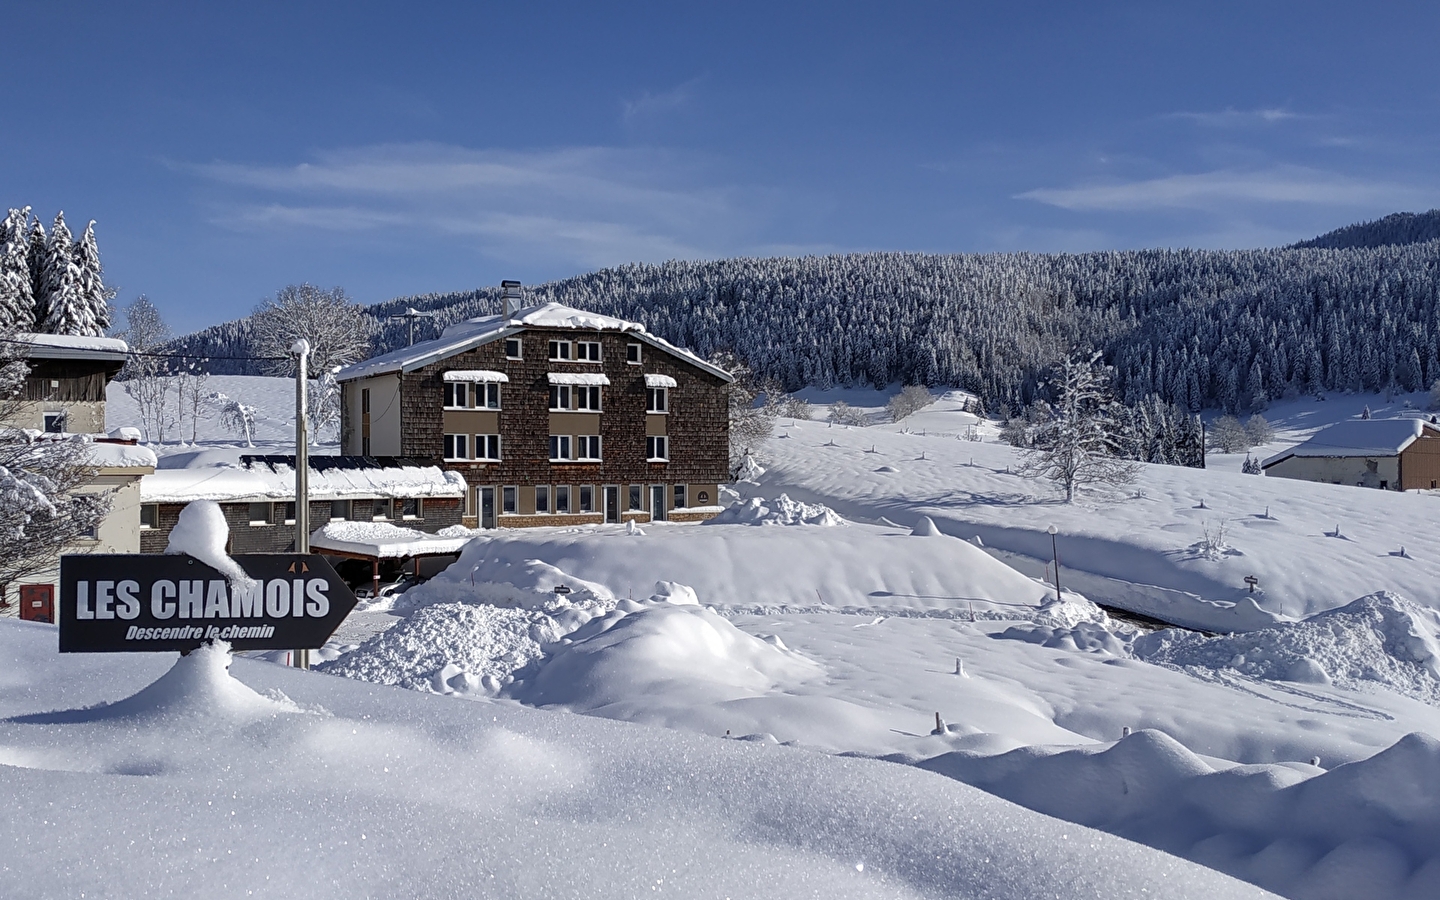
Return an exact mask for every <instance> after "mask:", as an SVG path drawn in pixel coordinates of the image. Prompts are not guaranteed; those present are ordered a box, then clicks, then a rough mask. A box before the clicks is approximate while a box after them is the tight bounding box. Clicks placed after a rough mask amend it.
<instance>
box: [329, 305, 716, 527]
mask: <svg viewBox="0 0 1440 900" xmlns="http://www.w3.org/2000/svg"><path fill="white" fill-rule="evenodd" d="M505 286H506V289H507V295H508V296H507V301H506V309H507V311H506V313H505V314H503V315H499V316H486V317H482V318H477V319H471V320H469V321H466V322H460V323H457V324H455V325H452V326H450V327H449V328H447V329H445V332H444V333H443V334H442V335H441V336H440V337H439V338H436V339H435V340H431V341H425V342H423V343H418V344H415V345H413V346H410V347H406V348H404V349H403V350H396V351H394V352H392V353H387V354H384V355H383V356H378V357H375V358H374V359H370V360H367V361H365V362H363V363H359V364H357V365H353V366H350V367H349V368H347V369H344V370H342V371H341V372H340V373H339V375H338V376H337V378H338V380H339V381H340V382H341V384H342V387H343V392H344V393H343V400H342V408H341V431H340V441H341V448H342V452H343V453H347V454H371V453H378V454H394V455H398V456H406V457H412V458H416V459H425V460H434V461H436V462H437V463H438V464H440V465H443V466H444V467H445V468H446V469H448V470H450V471H453V472H458V473H460V474H461V475H462V476H463V477H464V479H465V481H466V483H467V490H466V496H465V517H466V524H467V525H470V526H471V527H480V528H494V527H497V526H506V527H522V526H533V525H577V524H591V523H601V522H623V521H630V520H638V521H642V522H643V521H651V520H664V519H669V520H674V521H695V520H699V519H705V518H709V517H711V516H713V515H715V514H716V513H718V512H719V511H720V507H719V506H718V505H717V504H718V499H719V486H720V484H721V483H722V482H724V481H725V480H726V479H727V474H728V473H727V463H728V458H729V455H728V454H729V451H728V443H729V410H728V402H729V401H728V393H727V391H728V388H727V385H728V384H729V383H730V382H731V381H733V379H732V378H731V376H730V374H729V373H728V372H726V371H725V370H723V369H721V368H719V367H717V366H714V365H712V364H710V363H708V362H706V361H705V360H703V359H701V358H700V357H698V356H696V355H694V354H692V353H689V352H688V351H685V350H682V349H680V348H679V347H675V346H673V345H671V344H669V343H667V342H665V341H663V340H661V339H659V338H657V337H655V336H653V335H651V334H649V333H647V332H646V331H645V329H644V327H643V326H641V325H639V324H637V323H634V322H626V321H623V320H621V319H615V318H611V317H609V316H602V315H596V314H593V313H588V312H584V311H582V310H578V309H572V308H570V307H566V306H561V305H560V304H557V303H547V304H544V305H542V306H534V307H530V308H527V309H520V310H518V311H515V312H513V313H511V312H510V311H509V309H510V302H509V300H510V298H513V297H515V296H516V292H515V291H514V289H515V288H518V283H516V282H507V283H506V285H505Z"/></svg>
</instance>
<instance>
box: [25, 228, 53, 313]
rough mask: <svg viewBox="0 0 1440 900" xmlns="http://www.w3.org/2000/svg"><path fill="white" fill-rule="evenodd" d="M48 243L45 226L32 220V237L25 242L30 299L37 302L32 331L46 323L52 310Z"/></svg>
mask: <svg viewBox="0 0 1440 900" xmlns="http://www.w3.org/2000/svg"><path fill="white" fill-rule="evenodd" d="M47 243H48V239H47V236H46V234H45V226H43V225H41V224H40V220H39V219H38V218H36V219H31V220H30V237H29V238H28V239H27V240H26V241H25V261H26V264H27V265H28V267H29V269H30V297H31V299H32V300H34V301H35V311H34V313H33V314H32V315H31V316H30V321H31V322H32V323H33V326H32V330H39V328H38V326H39V324H40V323H41V322H43V321H45V313H46V312H47V311H48V310H49V309H50V295H49V294H48V293H46V288H45V251H46V244H47Z"/></svg>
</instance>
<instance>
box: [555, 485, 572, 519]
mask: <svg viewBox="0 0 1440 900" xmlns="http://www.w3.org/2000/svg"><path fill="white" fill-rule="evenodd" d="M555 511H556V512H557V513H568V512H569V511H570V486H569V485H568V484H558V485H556V486H555Z"/></svg>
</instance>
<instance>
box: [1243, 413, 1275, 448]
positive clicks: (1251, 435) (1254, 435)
mask: <svg viewBox="0 0 1440 900" xmlns="http://www.w3.org/2000/svg"><path fill="white" fill-rule="evenodd" d="M1245 437H1246V438H1248V439H1249V441H1250V444H1251V446H1254V445H1256V444H1268V443H1270V442H1271V441H1273V440H1275V429H1273V428H1271V427H1270V423H1269V422H1268V421H1266V419H1265V417H1264V416H1262V415H1260V414H1259V413H1256V414H1255V415H1253V416H1251V417H1250V418H1248V419H1246V420H1245Z"/></svg>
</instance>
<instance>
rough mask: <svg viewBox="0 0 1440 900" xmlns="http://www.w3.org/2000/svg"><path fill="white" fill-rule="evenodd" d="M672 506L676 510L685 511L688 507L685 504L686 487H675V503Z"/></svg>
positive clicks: (681, 485)
mask: <svg viewBox="0 0 1440 900" xmlns="http://www.w3.org/2000/svg"><path fill="white" fill-rule="evenodd" d="M671 505H672V506H673V507H674V508H675V509H684V508H685V507H686V506H687V505H688V504H686V502H685V485H683V484H677V485H675V502H674V503H673V504H671Z"/></svg>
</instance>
